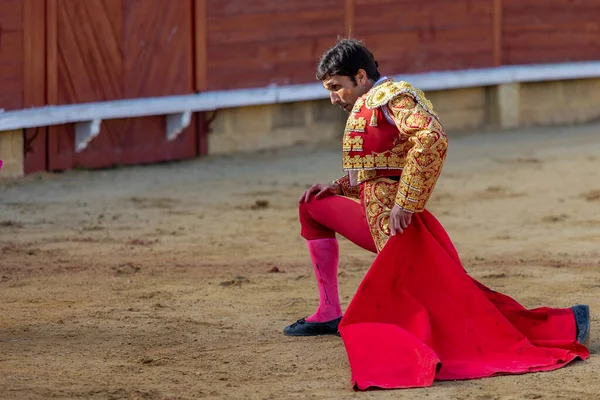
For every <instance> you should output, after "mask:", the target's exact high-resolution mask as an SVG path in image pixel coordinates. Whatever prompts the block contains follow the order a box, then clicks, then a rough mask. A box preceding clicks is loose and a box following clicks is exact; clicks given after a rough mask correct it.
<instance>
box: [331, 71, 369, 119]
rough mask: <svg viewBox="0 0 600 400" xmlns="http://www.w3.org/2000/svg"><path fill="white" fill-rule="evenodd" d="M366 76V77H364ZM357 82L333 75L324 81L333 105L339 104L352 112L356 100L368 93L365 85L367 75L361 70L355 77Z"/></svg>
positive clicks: (346, 77)
mask: <svg viewBox="0 0 600 400" xmlns="http://www.w3.org/2000/svg"><path fill="white" fill-rule="evenodd" d="M363 75H364V76H363ZM355 79H356V82H353V81H352V78H350V77H349V76H342V75H333V76H329V77H326V78H325V79H323V87H325V89H327V90H329V98H330V99H331V104H337V105H338V106H340V107H342V108H343V109H344V110H346V111H347V112H350V111H352V107H354V103H355V102H356V100H357V99H358V98H359V97H360V96H362V95H363V94H365V93H366V92H367V91H368V88H367V86H366V85H365V83H366V82H367V81H368V79H366V74H364V71H362V70H360V71H359V73H358V74H357V75H356V77H355Z"/></svg>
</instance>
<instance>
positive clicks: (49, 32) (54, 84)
mask: <svg viewBox="0 0 600 400" xmlns="http://www.w3.org/2000/svg"><path fill="white" fill-rule="evenodd" d="M45 3H46V103H47V104H58V0H46V1H45Z"/></svg>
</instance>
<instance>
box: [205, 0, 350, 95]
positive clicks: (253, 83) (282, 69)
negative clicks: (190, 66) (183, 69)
mask: <svg viewBox="0 0 600 400" xmlns="http://www.w3.org/2000/svg"><path fill="white" fill-rule="evenodd" d="M207 11H208V13H207V26H208V35H207V42H208V44H207V50H208V53H207V54H208V57H207V59H208V60H209V61H208V71H207V77H208V79H207V80H208V89H212V90H214V89H233V88H242V87H257V86H264V85H265V83H275V84H279V85H288V84H294V83H304V82H311V81H313V80H314V69H315V65H316V60H318V59H319V56H320V55H321V54H322V53H323V52H324V51H325V50H327V48H329V47H330V46H331V44H332V42H333V41H334V40H335V38H336V36H337V35H339V34H343V33H344V0H303V1H289V0H288V1H265V0H245V1H240V0H208V2H207Z"/></svg>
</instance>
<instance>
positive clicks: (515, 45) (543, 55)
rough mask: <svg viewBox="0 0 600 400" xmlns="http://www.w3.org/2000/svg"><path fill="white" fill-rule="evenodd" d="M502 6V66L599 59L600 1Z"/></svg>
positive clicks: (509, 0)
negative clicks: (503, 64)
mask: <svg viewBox="0 0 600 400" xmlns="http://www.w3.org/2000/svg"><path fill="white" fill-rule="evenodd" d="M502 3H503V18H502V20H503V42H504V46H503V53H504V57H503V62H504V63H505V64H530V63H553V62H564V61H585V60H600V1H598V0H527V1H523V0H502Z"/></svg>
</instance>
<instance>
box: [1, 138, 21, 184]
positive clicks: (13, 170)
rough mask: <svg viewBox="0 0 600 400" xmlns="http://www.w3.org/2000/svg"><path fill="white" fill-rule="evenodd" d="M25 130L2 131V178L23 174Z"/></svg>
mask: <svg viewBox="0 0 600 400" xmlns="http://www.w3.org/2000/svg"><path fill="white" fill-rule="evenodd" d="M23 157H24V156H23V131H22V130H15V131H8V132H0V160H2V161H3V162H4V165H3V166H2V169H0V178H7V177H16V176H23V166H24V158H23Z"/></svg>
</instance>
